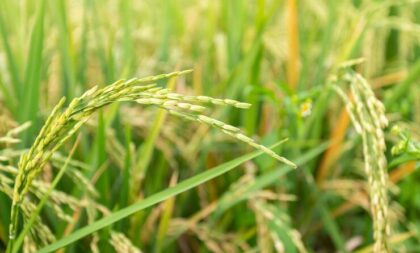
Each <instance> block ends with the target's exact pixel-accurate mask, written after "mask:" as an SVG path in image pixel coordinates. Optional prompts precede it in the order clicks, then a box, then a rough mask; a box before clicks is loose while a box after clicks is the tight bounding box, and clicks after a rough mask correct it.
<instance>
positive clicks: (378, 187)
mask: <svg viewBox="0 0 420 253" xmlns="http://www.w3.org/2000/svg"><path fill="white" fill-rule="evenodd" d="M344 79H345V80H346V81H347V82H348V83H349V86H350V90H351V95H352V98H353V100H350V99H349V98H348V97H347V96H346V95H345V93H344V91H342V89H341V88H340V87H339V86H334V90H335V91H336V92H337V93H338V94H339V95H340V97H341V98H342V99H343V100H344V102H345V103H346V108H347V110H348V112H349V114H350V117H351V120H352V121H353V125H354V126H355V129H356V131H357V132H358V133H359V134H360V135H361V136H362V141H363V156H364V160H365V162H364V166H365V167H364V170H365V173H366V176H367V179H368V185H369V197H370V209H371V214H372V218H373V233H374V239H375V243H374V248H373V249H374V252H377V253H379V252H390V247H389V242H388V240H389V239H388V238H389V237H390V235H391V228H390V224H389V218H388V216H389V215H388V209H389V203H388V202H389V201H388V185H389V183H388V173H387V161H386V156H385V151H386V146H385V138H384V132H383V129H384V128H385V127H386V126H387V125H388V120H387V118H386V116H385V107H384V105H383V104H382V103H381V102H380V101H379V100H378V99H377V98H376V97H375V95H374V93H373V91H372V89H371V87H370V86H369V84H368V83H367V81H366V80H365V79H364V78H363V77H362V76H361V75H360V74H357V73H354V72H349V73H346V74H345V75H344Z"/></svg>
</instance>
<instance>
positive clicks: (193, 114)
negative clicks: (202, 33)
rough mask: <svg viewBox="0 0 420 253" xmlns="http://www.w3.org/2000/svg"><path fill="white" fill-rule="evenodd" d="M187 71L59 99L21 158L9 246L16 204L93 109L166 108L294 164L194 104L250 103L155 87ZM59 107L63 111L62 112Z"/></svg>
mask: <svg viewBox="0 0 420 253" xmlns="http://www.w3.org/2000/svg"><path fill="white" fill-rule="evenodd" d="M188 72H190V71H180V72H173V73H169V74H162V75H158V76H152V77H146V78H142V79H136V78H135V79H130V80H120V81H117V82H115V83H114V84H112V85H109V86H106V87H104V88H97V87H94V88H92V89H90V90H88V91H87V92H85V93H84V94H83V95H82V96H80V97H77V98H75V99H73V100H72V101H71V102H70V104H69V106H68V107H67V108H66V109H64V110H63V106H64V102H65V99H64V98H63V99H61V100H60V102H59V103H58V104H57V105H56V107H55V108H54V109H53V111H52V112H51V114H50V116H49V117H48V119H47V121H46V123H45V124H44V126H43V127H42V129H41V131H40V133H39V134H38V136H37V138H36V140H35V142H34V143H33V145H32V146H31V148H30V149H29V151H28V152H26V153H24V154H23V155H22V156H21V158H20V161H19V164H18V174H17V176H16V180H15V185H14V190H13V203H12V211H11V223H10V227H9V238H10V241H9V242H10V243H11V245H13V240H14V238H15V236H16V229H17V222H18V212H19V207H21V203H22V201H23V199H24V196H25V194H26V193H27V192H28V190H29V188H30V186H31V184H32V181H33V180H34V179H35V178H36V177H37V176H38V174H39V173H40V172H41V170H42V168H43V167H44V165H45V164H46V163H47V162H48V160H49V159H50V158H51V157H52V155H53V154H54V153H55V152H56V151H57V150H58V149H59V148H60V147H61V146H62V145H63V144H64V143H65V142H66V141H67V140H68V139H69V138H70V137H72V136H73V135H74V133H75V132H76V131H77V130H78V129H79V128H80V127H81V126H82V125H83V124H84V123H85V122H87V120H88V119H89V118H90V116H91V115H92V114H93V113H94V112H95V111H97V110H98V109H100V108H102V107H104V106H106V105H109V104H111V103H115V102H123V101H136V102H137V103H139V104H142V105H156V106H159V107H161V108H164V109H166V110H169V112H170V113H172V114H175V115H179V116H183V117H184V118H187V119H190V120H194V121H196V122H202V123H206V124H210V125H213V126H215V127H216V128H218V129H220V130H222V131H223V132H225V133H226V134H228V135H231V136H233V137H234V138H236V139H238V140H240V141H243V142H245V143H247V144H249V145H251V146H253V147H255V148H257V149H259V150H262V151H263V152H265V153H267V154H269V155H270V156H272V157H274V158H276V159H278V160H279V161H281V162H284V163H286V164H288V165H290V166H293V167H296V166H295V165H294V164H293V163H292V162H290V161H288V160H287V159H285V158H283V157H280V156H278V155H277V154H275V153H274V152H273V151H271V150H270V149H268V148H266V147H264V146H262V145H259V144H257V143H256V142H255V141H254V140H253V139H251V138H249V137H247V136H245V135H244V134H242V133H241V132H240V130H239V129H238V128H236V127H233V126H230V125H227V124H225V123H223V122H220V121H218V120H214V119H212V118H209V117H207V116H204V115H201V114H200V113H202V112H203V111H204V110H205V107H203V106H202V105H198V104H197V103H211V104H215V105H230V106H234V107H237V108H248V107H249V106H250V104H247V103H242V102H238V101H235V100H230V99H214V98H210V97H206V96H183V95H180V94H177V93H171V92H169V90H167V89H163V88H160V87H156V85H155V84H154V82H156V81H158V80H161V79H167V78H170V77H175V76H178V75H182V74H185V73H188ZM62 110H63V112H61V111H62ZM11 247H12V246H11Z"/></svg>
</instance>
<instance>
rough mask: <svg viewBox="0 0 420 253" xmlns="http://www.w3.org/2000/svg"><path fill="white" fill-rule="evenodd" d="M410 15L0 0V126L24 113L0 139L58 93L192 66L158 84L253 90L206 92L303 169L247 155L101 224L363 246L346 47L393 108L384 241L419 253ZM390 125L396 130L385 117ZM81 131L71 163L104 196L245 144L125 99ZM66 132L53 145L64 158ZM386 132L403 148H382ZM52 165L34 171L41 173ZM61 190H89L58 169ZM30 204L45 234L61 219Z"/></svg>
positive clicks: (154, 181) (307, 248)
mask: <svg viewBox="0 0 420 253" xmlns="http://www.w3.org/2000/svg"><path fill="white" fill-rule="evenodd" d="M419 21H420V4H419V1H414V0H399V1H392V0H384V1H379V0H378V1H375V0H352V1H351V0H346V1H335V0H325V1H321V0H318V1H313V0H284V1H278V0H254V1H245V0H211V1H210V0H209V1H206V0H196V1H193V0H178V1H171V0H138V1H137V0H106V1H100V0H72V1H66V0H54V1H51V0H37V1H23V0H19V1H15V0H2V1H1V3H0V88H1V90H0V100H1V104H0V135H4V134H5V133H6V132H7V131H8V130H10V129H11V128H13V127H16V126H18V125H21V124H23V123H25V122H27V121H31V123H32V125H31V127H29V128H28V129H26V130H25V131H22V133H21V134H20V135H19V137H20V139H21V140H22V141H21V142H20V143H19V144H13V145H4V146H2V152H3V153H2V154H3V155H4V154H5V153H4V152H6V151H7V152H9V153H8V154H10V152H13V151H15V152H16V154H19V151H22V150H24V149H26V148H28V147H30V145H31V143H32V142H33V141H34V139H35V137H36V135H37V133H38V131H39V129H40V127H41V126H42V124H43V122H44V121H45V119H46V117H47V116H48V115H49V113H50V112H51V110H52V108H53V107H54V105H55V104H56V103H57V102H58V101H59V99H60V98H61V97H62V96H66V97H67V98H73V97H76V96H79V95H81V94H82V93H83V92H84V91H86V90H87V89H88V88H90V87H92V86H93V85H99V86H101V87H103V86H106V85H108V84H111V83H113V82H114V81H116V80H118V79H121V78H131V77H144V76H148V75H157V74H160V73H167V72H172V71H176V70H184V69H193V70H194V71H193V73H192V74H189V75H186V76H182V77H179V78H177V79H172V80H170V81H169V82H164V83H161V84H160V85H165V86H169V87H171V88H172V89H173V90H175V91H177V92H179V93H183V94H191V95H201V94H202V95H207V96H213V97H220V98H232V99H237V100H241V101H244V102H248V103H251V104H253V106H252V107H251V108H250V109H248V110H238V109H234V108H233V109H232V108H227V107H222V108H219V107H214V108H213V109H212V113H211V115H212V116H213V117H216V118H218V119H221V120H223V121H225V122H227V123H229V124H232V125H234V126H238V127H240V128H241V129H243V130H244V132H245V133H246V134H247V135H249V136H253V137H255V138H256V139H258V141H259V142H261V143H263V144H266V145H270V144H273V143H275V142H277V141H279V140H281V139H283V138H289V141H288V142H286V143H285V144H283V145H281V147H280V148H277V149H276V152H278V153H279V154H281V155H283V156H285V157H287V158H289V159H290V160H292V161H294V162H296V163H298V165H299V169H297V170H296V171H285V170H284V166H282V165H281V164H279V163H278V162H276V161H275V160H274V159H272V158H270V157H268V156H261V157H259V158H257V159H255V160H253V161H249V162H247V163H246V164H244V165H243V166H241V167H240V168H238V169H236V170H235V171H233V172H229V173H228V174H226V175H223V176H222V177H220V178H216V179H215V180H212V181H210V182H209V183H206V184H203V185H200V186H199V187H197V188H194V189H193V190H190V191H188V192H185V193H183V194H181V195H179V196H177V197H176V198H172V199H170V200H168V201H166V202H163V203H161V204H159V205H156V206H154V207H153V208H149V209H147V210H145V211H142V212H141V213H139V214H136V215H135V216H133V217H131V218H130V219H126V220H124V221H122V222H120V223H118V224H117V225H115V226H114V229H115V230H116V231H120V232H123V233H124V234H125V235H126V236H127V238H128V239H130V240H131V242H132V244H133V245H135V246H136V247H138V248H140V249H141V250H143V251H144V252H276V251H281V250H282V249H283V250H284V252H338V251H339V252H346V251H348V252H353V251H357V250H359V251H360V252H369V251H370V250H369V246H371V244H372V242H373V239H372V226H371V224H372V221H371V216H370V214H369V199H368V195H367V190H366V186H367V181H366V178H365V176H364V172H363V156H362V145H361V139H360V137H359V136H358V135H357V133H356V132H355V130H354V129H353V127H352V124H351V121H350V119H349V116H348V114H347V112H346V110H345V107H344V105H343V103H342V101H341V99H340V98H339V97H338V96H337V95H336V93H334V91H332V90H331V89H329V88H328V85H329V83H330V81H331V80H333V79H334V78H336V74H337V71H338V69H339V68H340V66H341V65H342V64H343V63H345V62H347V61H349V60H352V59H359V60H356V64H355V65H354V66H353V67H352V68H353V69H354V71H356V72H358V73H360V74H361V75H363V76H364V77H365V78H366V79H367V80H368V82H369V83H370V85H371V88H372V89H373V91H374V92H375V95H376V96H377V97H378V98H379V99H380V100H381V101H382V102H383V103H384V105H385V107H386V113H387V117H388V119H389V121H390V127H389V129H387V130H386V131H385V133H386V136H385V139H386V144H387V147H388V150H387V153H386V156H387V159H388V170H389V174H390V181H391V182H392V186H390V199H391V203H390V212H391V217H392V221H393V234H392V237H391V238H390V240H391V241H392V242H393V247H394V250H395V251H397V252H419V245H420V236H419V226H420V218H419V217H420V211H419V210H420V186H419V183H418V182H420V181H419V180H420V174H419V170H418V168H419V162H418V159H419V155H418V153H415V152H414V151H412V150H413V149H409V148H408V146H410V145H412V146H411V147H416V146H415V145H417V144H418V141H419V136H420V99H419V95H420V78H419V77H420V43H419V41H420V24H419ZM68 101H70V100H68ZM395 125H398V126H399V127H400V129H402V130H401V131H402V133H403V134H401V133H400V136H399V135H396V134H394V133H391V131H390V129H391V128H392V127H393V126H395ZM402 135H403V136H404V137H403V139H401V138H402V137H401V136H402ZM80 136H81V137H80V145H79V146H78V147H77V150H76V152H75V154H74V156H73V159H74V162H75V164H73V165H72V166H73V167H74V168H73V167H72V169H75V170H76V169H80V168H79V167H83V169H80V170H81V173H82V174H83V175H84V176H85V177H86V178H88V179H89V180H90V181H91V182H92V184H94V185H95V186H96V189H97V191H98V193H99V194H98V196H97V197H92V201H96V202H97V203H100V204H101V205H103V206H105V207H106V208H108V209H109V210H111V211H112V210H118V209H120V208H122V207H124V206H127V205H129V204H130V203H132V201H133V200H134V199H138V198H142V197H144V196H149V195H151V194H152V193H155V192H158V191H160V190H162V189H165V188H167V187H168V186H169V185H174V184H175V183H177V182H180V181H182V180H184V179H186V178H188V177H190V176H192V175H195V174H198V173H200V172H203V171H206V170H207V169H209V168H212V167H214V166H216V165H218V164H222V163H224V162H226V161H229V160H231V159H233V158H235V157H238V156H240V155H242V154H244V153H246V152H249V151H251V150H252V149H251V148H249V147H246V146H245V145H243V144H241V143H238V142H237V141H236V140H234V139H232V138H230V137H228V136H225V135H223V134H222V133H220V132H219V131H215V130H214V129H211V128H208V127H206V126H202V125H199V124H195V123H191V122H185V121H182V120H180V119H177V118H173V117H171V116H170V115H166V114H165V113H163V112H162V111H159V110H158V109H156V108H153V107H139V106H138V105H133V104H129V103H128V104H118V105H112V106H110V107H108V108H106V109H103V110H102V111H101V112H99V113H98V114H96V115H95V117H93V118H92V119H91V120H90V121H89V122H88V124H87V126H85V127H84V128H83V130H82V132H81V135H80ZM402 140H403V142H401V141H402ZM416 142H417V144H416ZM72 143H74V140H73V141H70V143H69V144H67V145H65V146H64V147H63V148H62V149H61V150H60V151H59V153H60V154H62V156H64V157H65V156H66V155H67V154H68V153H69V152H70V149H71V146H72ZM398 145H399V146H398ZM394 146H398V148H399V151H398V152H394V154H391V151H390V150H391V149H392V147H394ZM417 148H418V146H417ZM410 150H411V151H410ZM413 152H414V153H413ZM417 152H418V149H417ZM12 157H13V158H12V159H14V160H15V161H16V160H17V159H18V158H17V155H15V156H12ZM55 166H59V165H57V164H54V163H51V164H50V165H49V167H55ZM127 170H129V171H130V173H138V175H141V176H140V181H138V184H136V185H130V184H129V183H127V182H128V181H127V180H128V179H127V175H128V174H126V171H127ZM53 174H54V170H53V169H52V168H49V169H46V172H45V173H44V174H43V175H42V178H43V179H44V180H46V181H49V180H51V177H52V175H53ZM57 189H59V190H61V191H64V192H67V193H69V194H70V195H72V196H75V197H79V198H82V197H83V196H84V195H85V194H87V193H86V192H85V191H83V189H80V187H79V188H78V186H77V184H74V183H72V182H71V180H69V179H64V180H63V181H62V182H60V184H59V186H58V187H57ZM0 201H1V202H0V205H1V206H0V241H1V243H0V248H2V247H4V246H5V245H6V243H7V240H8V239H7V227H8V224H9V212H10V201H9V200H8V198H7V197H5V195H3V194H0ZM65 211H66V212H68V213H69V214H70V215H74V213H72V211H71V210H65ZM96 215H97V216H95V215H94V216H93V219H95V218H96V219H97V218H98V217H100V216H101V214H96ZM42 217H43V220H44V221H45V223H46V224H48V225H49V226H50V227H51V229H52V231H53V232H54V234H55V235H56V236H57V238H60V237H62V236H65V235H66V234H68V233H69V231H68V225H67V223H66V222H64V221H61V220H60V219H59V218H57V217H55V216H54V215H53V211H52V210H51V209H50V210H49V209H46V210H44V212H43V214H42ZM73 218H74V219H75V220H76V223H75V225H74V226H75V227H77V226H81V225H83V224H86V223H89V222H90V218H92V216H89V215H88V214H87V213H86V212H84V211H80V212H79V214H78V216H75V215H74V216H73ZM70 231H71V230H70ZM95 238H96V239H95ZM109 238H110V235H109V233H104V232H101V233H99V234H97V235H96V237H92V236H91V237H87V238H85V239H83V240H81V241H79V242H77V243H75V244H72V246H71V247H68V248H67V249H66V252H79V251H80V250H84V251H91V250H92V251H93V250H94V249H95V246H94V245H95V244H96V246H97V247H98V249H99V250H100V251H101V252H113V251H114V250H113V249H112V248H111V247H109V246H110V245H109V240H110V239H109ZM1 245H3V246H1ZM92 245H93V246H92Z"/></svg>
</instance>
